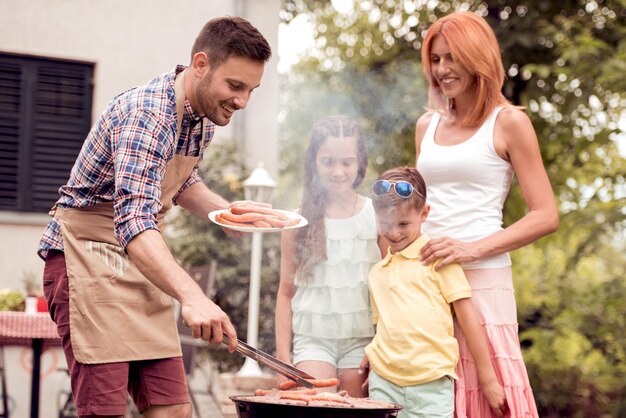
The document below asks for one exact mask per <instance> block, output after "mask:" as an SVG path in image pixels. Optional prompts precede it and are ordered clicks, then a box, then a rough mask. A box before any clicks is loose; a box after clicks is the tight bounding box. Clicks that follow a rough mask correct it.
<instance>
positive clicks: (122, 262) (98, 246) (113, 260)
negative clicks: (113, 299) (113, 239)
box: [85, 241, 130, 277]
mask: <svg viewBox="0 0 626 418" xmlns="http://www.w3.org/2000/svg"><path fill="white" fill-rule="evenodd" d="M85 248H86V249H87V251H89V252H90V253H92V254H93V255H95V256H97V257H98V258H99V259H100V261H102V262H103V263H104V264H105V265H106V266H107V267H108V268H110V269H111V270H113V272H115V275H116V276H117V277H122V276H123V275H124V272H125V271H126V269H128V266H129V265H130V262H129V261H128V256H127V255H126V254H125V253H124V250H123V249H122V247H119V246H116V245H111V244H108V243H106V242H97V241H86V242H85Z"/></svg>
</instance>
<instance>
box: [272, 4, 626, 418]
mask: <svg viewBox="0 0 626 418" xmlns="http://www.w3.org/2000/svg"><path fill="white" fill-rule="evenodd" d="M454 10H472V11H475V12H478V13H480V14H481V15H483V16H485V17H486V19H487V20H488V22H489V23H490V25H491V26H492V27H493V28H494V31H495V32H496V36H497V37H498V39H499V41H500V46H501V51H502V56H503V63H504V67H505V70H506V71H507V80H506V82H505V86H504V89H503V91H504V93H505V95H506V96H507V97H508V98H509V99H510V100H511V101H512V102H513V103H516V104H520V105H523V106H525V107H526V109H527V112H528V114H529V116H530V118H531V120H532V121H533V124H534V126H535V130H536V132H537V137H538V139H539V145H540V149H541V153H542V157H543V160H544V164H545V167H546V170H547V172H548V175H549V177H550V180H551V183H552V185H553V188H554V192H555V195H556V197H557V199H558V202H559V208H560V212H561V223H560V228H559V231H558V232H556V233H554V234H552V235H550V236H548V237H545V238H543V239H541V240H539V241H537V242H536V243H534V244H532V245H529V246H527V247H524V248H522V249H519V250H517V251H515V252H514V253H513V254H512V257H513V262H514V264H513V265H514V278H515V285H516V292H517V301H518V316H519V323H520V331H521V333H520V337H521V339H522V344H523V347H524V356H525V359H526V363H527V367H528V370H529V374H530V378H531V383H532V386H533V388H534V391H535V395H536V398H537V402H538V407H539V410H540V415H541V416H544V417H563V416H567V417H591V416H594V417H596V416H597V417H601V416H606V417H608V416H613V417H626V401H625V400H624V399H626V396H625V395H626V382H625V381H624V376H625V375H626V373H625V372H626V370H624V368H626V361H625V360H626V359H625V358H624V355H625V351H626V349H625V348H624V347H625V346H626V335H625V334H626V331H625V330H626V327H625V326H624V325H625V324H624V322H625V320H624V318H625V317H626V300H625V299H626V274H625V273H626V272H625V270H626V259H625V257H624V254H625V250H626V248H625V247H624V244H623V242H624V233H625V231H624V226H625V225H626V210H625V209H624V207H625V204H624V203H625V200H626V185H625V184H624V173H626V167H625V164H624V156H623V155H622V154H620V151H619V149H618V146H617V140H618V138H622V141H623V140H624V136H625V135H626V133H624V132H623V129H624V127H623V123H624V115H626V97H625V96H624V89H625V87H626V77H624V74H625V73H626V72H625V70H626V44H625V40H626V25H625V24H624V23H625V20H626V14H625V13H624V10H626V1H624V0H601V1H597V0H596V1H593V0H566V1H561V2H546V1H543V0H524V1H515V2H513V1H508V0H489V1H456V0H451V1H438V2H421V1H418V2H405V1H401V0H395V1H394V0H391V1H389V0H363V1H355V2H354V6H353V9H352V10H350V11H349V12H347V13H339V12H338V11H337V10H335V9H334V8H333V7H332V3H331V2H328V1H323V0H287V1H286V2H285V7H284V11H283V14H282V18H283V20H284V21H285V22H289V21H291V20H292V19H293V18H294V17H296V16H297V15H299V14H307V15H309V17H310V19H311V20H312V21H313V22H314V27H315V28H316V29H315V38H316V44H315V47H314V48H313V49H312V50H311V51H310V53H309V58H308V59H307V60H305V61H303V62H301V63H300V64H299V65H297V66H295V67H293V68H292V71H291V72H290V73H288V74H286V75H285V78H284V80H283V92H284V93H283V97H284V98H285V101H284V102H283V109H286V110H285V111H284V113H283V114H282V115H281V121H282V124H281V126H282V129H281V132H282V137H281V141H282V144H283V147H282V148H281V164H282V165H281V187H283V186H288V189H289V190H297V185H298V184H299V182H300V179H301V174H300V172H299V170H298V167H301V166H302V158H303V150H304V147H305V146H306V143H307V140H308V135H309V129H310V126H311V124H312V121H314V120H315V119H316V118H317V117H318V116H321V115H319V114H317V113H316V112H320V111H323V112H327V113H332V112H340V113H349V114H351V115H353V116H354V117H355V118H357V119H358V120H359V121H360V123H361V125H362V126H363V127H364V128H365V131H366V133H367V136H368V138H369V139H370V141H369V143H368V151H369V152H370V153H369V155H370V171H369V173H368V176H369V177H372V176H375V175H376V173H378V172H380V171H382V170H384V169H387V168H389V167H391V166H395V165H400V164H407V165H412V164H414V158H415V157H414V156H415V154H414V152H415V150H414V143H413V135H414V124H415V121H416V119H417V118H418V117H419V116H420V115H421V114H422V113H423V108H424V106H425V103H426V85H425V83H424V76H423V74H422V73H421V64H420V48H421V39H422V37H423V34H424V31H425V30H426V29H427V27H428V25H429V24H430V22H432V21H433V20H434V19H435V18H437V17H439V16H442V15H445V14H447V13H449V12H451V11H454ZM312 110H313V111H312ZM620 124H622V125H621V129H620ZM367 180H368V179H366V181H365V182H364V184H365V185H366V184H368V181H367ZM364 187H365V186H364ZM296 195H297V196H299V194H296ZM291 197H293V196H291ZM294 199H296V202H297V197H296V198H294ZM526 211H527V208H526V205H525V203H524V200H523V197H522V194H521V191H520V189H519V187H518V185H517V184H514V185H513V187H512V190H511V193H510V194H509V197H508V198H507V201H506V205H505V224H507V225H508V224H511V223H513V222H514V221H515V220H517V219H519V218H520V217H522V216H523V215H524V214H525V213H526ZM555 376H558V378H555Z"/></svg>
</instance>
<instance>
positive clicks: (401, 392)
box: [369, 369, 454, 418]
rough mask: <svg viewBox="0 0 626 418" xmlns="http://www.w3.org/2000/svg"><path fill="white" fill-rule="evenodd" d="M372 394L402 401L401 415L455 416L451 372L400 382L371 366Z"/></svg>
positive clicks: (420, 417)
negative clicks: (407, 383) (412, 383)
mask: <svg viewBox="0 0 626 418" xmlns="http://www.w3.org/2000/svg"><path fill="white" fill-rule="evenodd" d="M369 397H370V398H372V399H376V400H379V401H385V402H390V403H394V404H397V405H402V407H403V409H402V410H401V411H400V413H398V418H452V417H453V416H454V381H453V380H452V378H450V377H448V376H444V377H441V378H439V379H437V380H433V381H432V382H428V383H423V384H421V385H415V386H405V387H403V386H398V385H395V384H393V383H391V382H390V381H388V380H386V379H383V378H382V377H380V376H378V375H377V374H376V372H374V370H371V369H370V374H369Z"/></svg>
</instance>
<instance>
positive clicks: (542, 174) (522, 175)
mask: <svg viewBox="0 0 626 418" xmlns="http://www.w3.org/2000/svg"><path fill="white" fill-rule="evenodd" d="M494 145H495V148H496V152H497V153H498V154H499V155H500V157H501V158H503V159H505V160H507V161H510V162H511V165H512V166H513V170H514V171H515V175H516V176H517V179H518V181H519V184H520V188H521V190H522V194H523V196H524V201H525V202H526V206H527V207H528V213H526V215H524V216H523V217H522V218H521V219H519V220H518V221H517V222H515V223H513V224H511V225H509V226H508V227H506V228H505V229H504V230H502V231H500V232H498V233H495V234H493V235H490V236H488V237H485V238H483V239H480V240H478V241H473V242H461V241H457V240H454V239H452V238H449V237H441V238H434V239H432V240H430V241H429V242H428V243H427V244H426V245H425V246H424V248H422V250H421V256H422V261H423V262H424V263H425V264H428V263H431V262H434V261H435V260H437V259H441V261H440V262H439V264H438V268H440V267H443V266H445V265H448V264H450V263H461V262H470V261H474V260H477V259H479V258H484V257H488V256H493V255H497V254H502V253H505V252H507V251H512V250H515V249H517V248H520V247H523V246H525V245H527V244H530V243H532V242H534V241H536V240H538V239H539V238H541V237H543V236H545V235H547V234H550V233H552V232H554V231H556V229H557V227H558V225H559V215H558V209H557V206H556V201H555V199H554V194H553V192H552V186H551V185H550V180H549V179H548V175H547V173H546V170H545V168H544V166H543V161H542V160H541V153H540V151H539V143H538V141H537V135H536V134H535V130H534V128H533V126H532V123H531V121H530V119H529V118H528V116H527V115H526V114H525V113H524V112H523V111H521V110H519V109H517V108H505V109H503V110H502V111H501V112H500V113H499V115H498V118H497V119H496V126H495V130H494Z"/></svg>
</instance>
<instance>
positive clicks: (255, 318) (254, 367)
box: [237, 163, 276, 376]
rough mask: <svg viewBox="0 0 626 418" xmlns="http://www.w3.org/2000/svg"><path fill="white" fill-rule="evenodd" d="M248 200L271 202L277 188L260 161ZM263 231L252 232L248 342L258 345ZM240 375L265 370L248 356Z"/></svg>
mask: <svg viewBox="0 0 626 418" xmlns="http://www.w3.org/2000/svg"><path fill="white" fill-rule="evenodd" d="M243 186H244V192H245V198H246V200H254V201H256V202H265V203H270V202H271V200H272V197H273V195H274V190H275V189H276V182H275V181H274V180H272V178H271V177H270V173H268V172H267V170H266V169H265V168H263V163H259V165H258V166H257V168H255V169H254V170H253V171H252V173H250V177H248V179H247V180H245V181H244V182H243ZM262 244H263V233H262V232H253V233H252V251H251V252H252V255H251V257H250V292H249V294H248V336H247V339H246V342H247V343H248V344H249V345H251V346H253V347H257V340H258V336H259V298H260V291H261V254H262V249H263V245H262ZM237 374H238V375H239V376H262V375H263V372H262V371H261V368H260V367H259V364H258V363H257V362H256V361H254V360H252V359H251V358H250V357H246V361H245V362H244V363H243V366H242V367H241V370H239V372H238V373H237Z"/></svg>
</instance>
